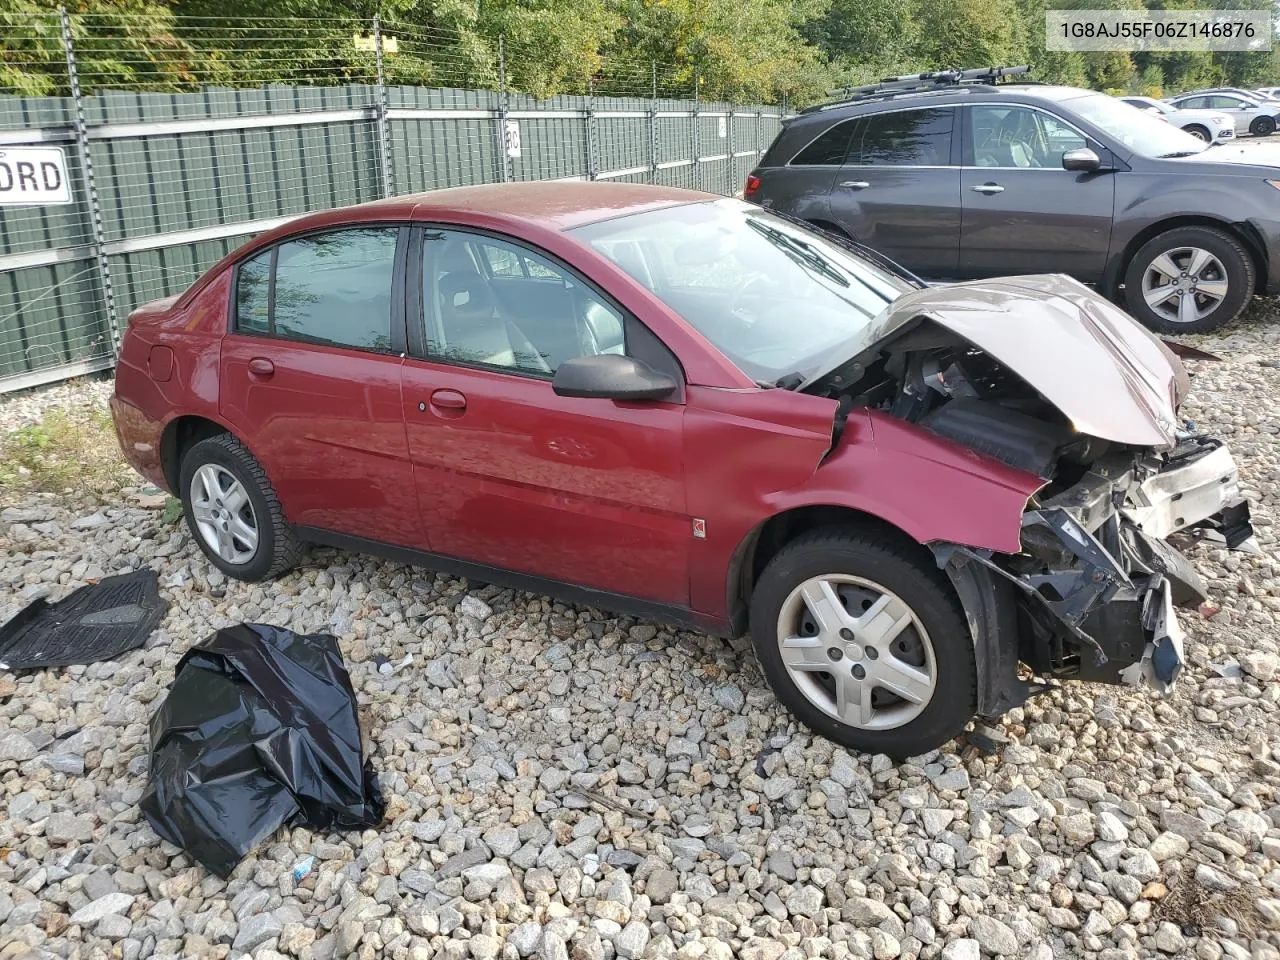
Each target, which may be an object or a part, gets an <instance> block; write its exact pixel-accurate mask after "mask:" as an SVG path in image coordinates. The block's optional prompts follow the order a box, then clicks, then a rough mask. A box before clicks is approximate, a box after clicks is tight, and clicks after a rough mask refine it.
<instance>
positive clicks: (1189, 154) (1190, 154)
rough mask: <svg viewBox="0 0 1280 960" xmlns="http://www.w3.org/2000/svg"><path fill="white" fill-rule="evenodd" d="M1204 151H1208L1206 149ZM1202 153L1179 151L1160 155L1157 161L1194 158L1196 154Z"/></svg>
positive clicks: (1202, 151) (1199, 151) (1200, 151)
mask: <svg viewBox="0 0 1280 960" xmlns="http://www.w3.org/2000/svg"><path fill="white" fill-rule="evenodd" d="M1205 149H1208V148H1207V147H1206V148H1205ZM1201 153H1204V150H1179V151H1177V152H1176V153H1162V154H1160V155H1159V156H1158V157H1156V159H1157V160H1177V159H1178V158H1179V157H1194V156H1196V155H1197V154H1201Z"/></svg>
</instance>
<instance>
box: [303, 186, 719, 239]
mask: <svg viewBox="0 0 1280 960" xmlns="http://www.w3.org/2000/svg"><path fill="white" fill-rule="evenodd" d="M719 199H723V198H721V197H719V196H717V195H716V194H712V193H703V192H701V191H697V190H684V189H681V188H679V187H663V186H651V185H649V184H643V183H612V182H599V181H584V180H542V181H527V182H517V183H491V184H484V185H481V186H474V187H451V188H448V189H444V190H432V191H430V192H428V193H415V194H405V195H404V196H399V197H390V198H388V199H385V200H373V201H370V202H369V203H360V204H355V205H353V206H349V207H339V208H338V209H336V210H325V211H321V212H318V213H313V214H306V215H304V216H301V217H298V218H297V219H296V220H292V221H290V222H289V224H288V230H287V232H289V233H294V232H297V231H300V230H312V229H316V228H320V227H332V226H338V225H341V224H343V223H349V222H368V221H369V220H373V219H382V218H386V219H388V220H432V219H436V218H439V219H443V220H448V221H450V222H454V223H459V222H460V223H466V222H468V221H470V220H472V219H474V220H476V221H479V220H484V221H486V222H487V223H494V222H497V223H502V224H505V225H507V226H510V227H517V228H518V227H519V226H520V225H521V224H538V225H539V226H542V227H544V228H548V229H552V230H561V231H563V230H570V229H572V228H574V227H579V226H583V225H584V224H588V223H596V222H597V221H600V220H609V219H612V218H613V217H620V216H625V215H628V214H633V213H643V212H645V211H647V210H657V209H661V208H663V207H672V206H679V205H682V204H686V203H701V202H705V201H708V200H719Z"/></svg>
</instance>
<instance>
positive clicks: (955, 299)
mask: <svg viewBox="0 0 1280 960" xmlns="http://www.w3.org/2000/svg"><path fill="white" fill-rule="evenodd" d="M921 316H923V317H927V318H929V319H930V320H932V321H934V322H935V323H938V324H940V325H941V326H943V327H945V328H947V329H948V330H950V331H951V332H953V333H955V334H958V335H959V336H961V337H964V338H965V339H966V340H968V341H969V342H970V343H972V344H973V345H974V346H976V347H978V348H980V349H981V350H983V351H985V352H986V353H988V354H990V355H991V356H992V357H994V358H995V359H996V360H998V361H999V362H1000V363H1001V364H1003V365H1004V366H1006V367H1008V368H1009V369H1010V370H1012V371H1014V372H1015V373H1016V374H1018V376H1020V377H1022V379H1023V380H1025V381H1026V382H1027V383H1028V384H1030V385H1031V386H1032V387H1034V388H1035V389H1036V390H1038V391H1039V392H1040V394H1041V395H1042V396H1043V397H1044V398H1045V399H1046V400H1048V401H1049V402H1050V403H1052V404H1053V405H1054V406H1055V407H1057V408H1058V409H1059V410H1060V411H1062V413H1063V414H1064V415H1065V416H1066V417H1068V418H1069V419H1070V420H1071V422H1072V424H1073V425H1074V426H1075V428H1076V429H1077V430H1078V431H1080V432H1081V433H1087V434H1091V435H1092V436H1095V437H1100V438H1102V439H1104V440H1111V441H1113V442H1116V443H1126V444H1133V445H1136V446H1150V447H1168V446H1171V445H1173V444H1174V443H1175V441H1176V431H1177V428H1178V417H1177V412H1176V411H1177V406H1178V404H1179V402H1180V401H1181V400H1182V398H1183V397H1184V396H1185V395H1186V393H1187V390H1188V387H1189V381H1188V378H1187V372H1186V369H1185V368H1184V367H1183V365H1182V361H1181V360H1179V359H1178V358H1177V357H1176V356H1174V355H1173V353H1172V352H1171V351H1170V350H1169V348H1168V347H1166V346H1165V345H1164V344H1163V343H1161V342H1160V341H1159V340H1158V339H1157V338H1156V337H1154V336H1153V335H1152V334H1151V333H1149V332H1148V331H1147V330H1146V328H1144V327H1143V326H1141V325H1140V324H1139V323H1138V322H1137V321H1136V320H1134V319H1133V318H1132V317H1130V316H1129V315H1128V314H1127V313H1125V312H1124V311H1122V310H1120V309H1119V308H1118V307H1116V306H1115V305H1113V304H1112V303H1110V302H1109V301H1107V300H1105V299H1103V298H1102V297H1101V296H1099V295H1098V294H1096V293H1094V292H1093V291H1092V290H1090V289H1089V288H1088V287H1086V286H1084V284H1082V283H1079V282H1077V281H1075V280H1073V279H1071V278H1070V277H1066V276H1062V275H1058V274H1052V275H1048V274H1047V275H1042V276H1031V277H1003V278H1000V279H996V280H978V281H973V282H969V283H956V284H948V285H945V286H937V287H928V288H926V289H923V290H918V291H915V292H913V293H909V294H906V295H905V296H903V297H900V298H899V299H897V300H895V301H894V302H893V303H892V304H891V305H890V306H889V308H888V311H887V315H885V316H884V317H883V319H884V321H885V323H884V326H883V329H885V330H896V329H897V328H899V327H900V326H901V325H902V324H904V323H906V322H908V321H910V320H912V319H914V318H916V317H921Z"/></svg>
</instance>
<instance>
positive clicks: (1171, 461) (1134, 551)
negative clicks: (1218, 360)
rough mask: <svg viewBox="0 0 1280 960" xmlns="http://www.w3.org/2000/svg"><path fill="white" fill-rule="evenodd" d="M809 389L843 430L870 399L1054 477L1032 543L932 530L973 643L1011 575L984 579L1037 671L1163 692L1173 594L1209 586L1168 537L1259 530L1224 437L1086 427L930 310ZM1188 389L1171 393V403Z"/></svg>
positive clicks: (995, 654)
mask: <svg viewBox="0 0 1280 960" xmlns="http://www.w3.org/2000/svg"><path fill="white" fill-rule="evenodd" d="M1170 360H1171V361H1172V363H1173V364H1175V365H1177V364H1178V361H1177V360H1176V359H1173V358H1172V356H1171V357H1170ZM1182 382H1183V384H1185V382H1186V380H1185V377H1183V378H1182ZM805 390H806V392H810V393H816V394H819V395H823V396H827V397H830V398H833V399H836V400H837V401H838V402H839V404H840V412H839V415H838V417H837V424H836V431H837V435H838V433H839V431H840V430H841V429H842V428H843V425H844V423H845V422H846V420H847V418H848V416H849V415H850V413H851V412H852V411H854V410H857V409H859V408H871V409H874V410H877V411H879V412H880V413H882V414H887V415H889V416H892V417H894V418H897V419H900V420H904V421H907V422H910V423H913V424H916V425H918V426H919V427H921V428H922V429H925V430H928V431H930V432H932V433H934V434H937V435H939V436H941V437H944V438H946V439H948V440H950V441H953V442H954V443H957V444H959V445H962V446H964V447H967V448H969V449H971V450H974V451H976V452H978V453H980V454H983V455H985V456H987V457H991V458H993V459H995V460H998V461H1001V462H1002V463H1005V464H1007V465H1009V466H1011V467H1014V468H1016V469H1018V470H1021V471H1025V472H1027V473H1031V474H1034V475H1036V476H1037V477H1039V478H1041V479H1042V480H1043V481H1044V485H1043V486H1042V487H1041V488H1040V489H1039V491H1037V493H1036V494H1034V495H1033V496H1032V497H1031V499H1030V500H1029V501H1028V503H1027V507H1026V510H1025V512H1024V514H1023V518H1022V535H1021V543H1022V550H1021V552H1019V553H1017V554H997V553H992V552H991V551H985V550H976V549H973V548H970V547H966V546H963V545H957V544H933V545H932V546H933V549H934V553H935V556H936V557H937V559H938V563H939V566H941V567H943V568H944V569H945V570H946V571H947V573H948V574H949V575H950V576H951V578H952V581H953V583H954V584H955V585H956V586H957V589H958V591H959V593H960V596H961V600H962V602H963V603H964V605H965V607H966V612H967V613H968V615H969V620H970V626H971V629H972V630H973V631H974V639H975V644H978V645H979V647H981V644H982V642H987V643H990V638H989V637H987V638H984V637H980V636H979V634H980V633H981V634H986V633H989V632H991V630H992V629H994V625H993V624H992V623H991V622H985V623H982V622H978V621H983V620H985V621H991V620H992V618H993V617H994V616H995V615H996V614H995V612H994V607H995V605H994V604H993V603H991V602H988V603H987V606H988V607H991V609H989V610H987V611H985V612H984V611H983V610H981V609H977V608H978V607H979V606H981V604H979V594H980V593H981V592H982V591H981V590H979V586H981V584H979V585H978V586H975V584H977V583H978V581H977V580H975V572H976V571H981V572H982V573H983V574H984V576H983V577H982V578H980V579H981V580H982V582H983V583H985V582H986V581H987V579H988V578H990V579H992V580H993V581H994V582H995V583H996V584H998V585H999V587H1000V590H999V591H997V590H996V588H995V587H990V588H983V589H985V592H986V593H987V594H991V595H992V596H994V595H995V593H996V592H999V593H1000V594H1001V596H1004V597H1006V598H1008V600H1007V601H1006V605H1007V603H1008V602H1012V603H1013V604H1014V605H1015V606H1016V611H1017V613H1016V624H1015V623H1012V622H1009V623H1006V625H1005V633H1006V634H1013V635H1014V636H1016V651H1017V653H1016V661H1021V662H1022V663H1024V664H1026V665H1027V666H1028V667H1029V668H1030V669H1031V671H1032V672H1033V673H1034V674H1035V675H1036V676H1037V677H1040V678H1044V679H1050V678H1073V679H1081V680H1093V681H1102V682H1109V683H1125V684H1130V685H1134V686H1138V685H1142V686H1146V687H1149V688H1152V689H1154V690H1156V691H1159V692H1161V693H1164V692H1168V690H1169V689H1170V688H1171V686H1172V685H1173V683H1174V682H1175V681H1176V680H1177V677H1178V674H1179V672H1180V671H1181V668H1182V666H1183V654H1182V635H1181V632H1180V630H1179V628H1178V623H1177V619H1176V617H1175V616H1174V612H1173V607H1174V606H1175V605H1178V606H1185V607H1191V608H1195V607H1197V606H1199V605H1200V604H1201V603H1203V602H1204V601H1205V600H1206V599H1207V593H1206V590H1205V585H1204V583H1203V582H1202V580H1201V579H1200V577H1199V575H1198V574H1197V573H1196V571H1195V569H1194V568H1193V567H1192V565H1191V564H1190V562H1189V561H1188V560H1187V559H1186V558H1185V557H1184V556H1183V554H1182V553H1181V552H1180V551H1179V550H1178V549H1177V547H1176V546H1175V545H1173V544H1171V543H1170V542H1168V540H1167V538H1169V537H1171V536H1175V535H1176V536H1179V537H1192V536H1195V537H1205V538H1211V539H1213V540H1216V541H1218V542H1221V543H1225V544H1226V545H1227V546H1228V547H1232V548H1244V549H1249V548H1250V547H1251V545H1252V534H1253V531H1252V528H1251V526H1250V523H1249V507H1248V503H1247V502H1246V501H1245V499H1244V498H1243V497H1242V496H1241V493H1240V485H1239V476H1238V472H1237V468H1236V465H1235V462H1234V461H1233V459H1232V457H1231V454H1230V451H1229V450H1228V449H1227V448H1226V446H1225V445H1223V444H1222V442H1221V441H1219V440H1216V439H1214V438H1211V437H1207V436H1203V435H1200V434H1197V433H1196V432H1195V431H1194V429H1193V427H1192V425H1190V424H1185V423H1184V424H1182V425H1181V426H1179V427H1176V428H1174V429H1172V430H1170V431H1169V435H1168V438H1167V443H1166V444H1164V445H1163V446H1160V447H1155V446H1137V445H1133V444H1126V443H1122V442H1117V441H1115V440H1110V439H1104V438H1101V437H1098V436H1095V435H1091V434H1090V433H1087V432H1082V431H1080V430H1078V429H1077V427H1076V425H1075V424H1073V422H1072V421H1071V419H1070V418H1069V417H1068V416H1067V415H1066V414H1064V413H1063V412H1062V410H1061V409H1059V407H1057V406H1055V405H1054V404H1053V403H1051V402H1050V401H1049V400H1048V399H1046V397H1045V396H1044V395H1043V394H1042V393H1041V392H1040V391H1038V390H1037V389H1035V388H1034V387H1033V386H1032V385H1030V384H1029V383H1027V381H1026V380H1024V379H1023V378H1022V377H1021V376H1019V375H1018V374H1017V373H1015V372H1014V371H1013V370H1011V369H1009V368H1008V367H1007V366H1005V365H1004V364H1002V363H1000V362H999V361H998V360H996V359H995V358H993V357H992V356H991V355H990V354H989V353H987V352H986V351H984V350H982V349H980V348H979V347H977V346H975V345H974V344H973V343H972V342H970V341H969V340H967V339H966V338H964V337H963V336H961V335H960V334H958V333H956V332H954V331H953V330H950V329H948V328H947V327H945V326H943V325H941V324H938V323H934V322H932V321H930V320H929V319H927V318H924V317H921V318H918V319H916V320H914V321H912V322H910V323H908V324H904V325H903V326H902V327H901V328H900V329H898V330H897V331H896V332H895V335H893V336H891V337H889V338H886V339H884V340H881V341H880V342H878V343H877V344H876V345H875V346H874V347H872V348H870V349H868V350H866V351H864V352H863V353H861V354H859V355H858V356H856V357H853V358H852V359H851V360H849V361H848V362H846V363H845V364H843V365H841V366H840V367H838V368H836V369H835V370H832V371H831V372H830V373H828V374H827V375H826V376H823V377H821V378H819V379H818V380H815V381H814V382H812V383H810V384H807V385H806V387H805ZM1181 400H1182V396H1181V395H1178V396H1174V397H1170V398H1168V400H1167V401H1166V402H1167V404H1168V405H1169V409H1173V408H1174V407H1176V404H1177V403H1178V402H1180V401H1181ZM1010 587H1012V589H1010ZM978 652H979V657H980V660H981V658H982V656H983V651H982V650H981V649H979V651H978ZM992 659H995V660H997V661H1000V660H1002V659H1004V660H1008V659H1009V658H1008V657H1007V656H1002V655H1001V653H1000V651H998V650H988V651H987V660H988V665H989V666H992V667H998V668H999V669H1004V670H1006V673H1007V674H1011V673H1012V672H1013V671H1014V670H1015V669H1016V661H1012V662H1009V663H1008V664H1002V663H999V662H997V663H990V661H991V660H992ZM1006 668H1007V669H1006ZM1042 688H1043V687H1042V686H1039V685H1037V684H1027V683H1023V682H1021V681H1018V682H1016V683H1015V682H1013V680H1012V677H1011V676H1007V677H1006V688H1005V689H1004V690H1003V691H1002V692H1001V693H1000V694H999V695H998V696H994V697H993V698H992V700H993V702H989V703H988V704H987V705H986V706H987V709H986V710H983V709H981V707H982V705H981V704H980V712H982V713H984V714H985V715H988V716H994V715H998V714H999V713H1002V712H1004V710H1007V709H1009V708H1010V707H1012V706H1014V705H1016V704H1017V703H1018V702H1020V701H1021V700H1023V699H1025V697H1026V696H1027V695H1028V694H1029V693H1030V692H1034V691H1035V690H1036V689H1042ZM1019 693H1020V696H1019Z"/></svg>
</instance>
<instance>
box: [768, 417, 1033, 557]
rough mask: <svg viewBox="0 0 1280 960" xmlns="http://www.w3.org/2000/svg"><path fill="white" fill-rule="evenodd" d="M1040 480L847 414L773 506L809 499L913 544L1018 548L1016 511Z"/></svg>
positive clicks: (928, 436)
mask: <svg viewBox="0 0 1280 960" xmlns="http://www.w3.org/2000/svg"><path fill="white" fill-rule="evenodd" d="M1043 485H1044V481H1043V480H1042V479H1040V478H1039V477H1037V476H1035V475H1034V474H1030V473H1025V472H1023V471H1021V470H1015V469H1014V468H1013V467H1010V466H1006V465H1005V464H1003V463H1000V462H999V461H997V460H994V459H992V458H990V457H987V456H984V455H982V454H980V453H977V452H975V451H973V450H969V449H967V448H965V447H961V446H959V445H958V444H955V443H952V442H951V441H949V440H944V439H943V438H942V437H938V436H936V435H934V434H932V433H930V432H929V431H927V430H924V429H923V428H921V427H917V426H915V425H913V424H910V423H905V422H903V421H901V420H896V419H894V418H893V417H890V416H888V415H886V414H882V413H879V412H877V411H872V410H860V411H855V412H854V413H852V414H850V416H849V420H848V422H847V423H846V424H845V429H844V432H843V434H842V435H841V438H840V443H839V444H838V445H837V446H836V448H835V449H834V450H833V451H832V452H831V454H830V455H829V456H828V457H827V458H826V460H825V461H824V462H823V463H822V466H821V467H819V468H818V470H817V471H816V472H815V474H814V476H813V478H812V480H811V482H810V483H807V484H805V485H804V486H802V487H798V488H795V489H792V490H786V491H781V492H779V493H778V495H777V496H776V497H774V498H773V499H774V503H773V505H774V506H775V508H776V512H782V511H784V510H791V509H795V508H796V507H800V506H808V505H810V504H819V503H820V504H829V505H833V506H843V507H848V508H851V509H854V510H858V511H861V512H862V513H867V514H870V515H872V516H875V517H878V518H880V519H881V520H884V521H885V522H887V523H890V524H892V525H893V526H895V527H897V528H898V529H899V530H902V531H903V532H904V533H906V534H908V535H909V536H910V537H911V538H912V539H913V540H916V541H917V542H919V543H933V542H936V541H947V542H950V543H958V544H963V545H964V546H967V547H973V548H975V549H985V550H993V551H996V552H997V553H1017V552H1018V551H1019V550H1021V549H1022V545H1021V529H1022V513H1023V511H1024V510H1025V509H1026V505H1027V499H1028V498H1029V497H1030V496H1031V495H1032V494H1033V493H1035V492H1036V491H1037V490H1039V489H1040V487H1042V486H1043Z"/></svg>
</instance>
